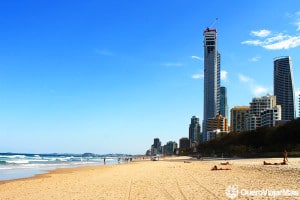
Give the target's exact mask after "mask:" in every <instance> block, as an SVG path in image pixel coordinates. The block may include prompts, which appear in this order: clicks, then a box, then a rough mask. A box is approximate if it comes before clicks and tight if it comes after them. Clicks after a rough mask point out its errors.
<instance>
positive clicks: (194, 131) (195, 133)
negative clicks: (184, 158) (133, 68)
mask: <svg viewBox="0 0 300 200" xmlns="http://www.w3.org/2000/svg"><path fill="white" fill-rule="evenodd" d="M199 137H200V124H199V118H198V117H197V116H193V117H192V119H191V124H190V128H189V140H190V144H191V147H192V146H196V145H197V144H198V143H199V139H200V138H199Z"/></svg>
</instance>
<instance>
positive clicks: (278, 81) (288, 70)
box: [274, 56, 295, 121]
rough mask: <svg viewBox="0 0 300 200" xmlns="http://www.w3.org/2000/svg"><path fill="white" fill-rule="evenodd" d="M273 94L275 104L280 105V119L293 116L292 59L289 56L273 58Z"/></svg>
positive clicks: (290, 118)
mask: <svg viewBox="0 0 300 200" xmlns="http://www.w3.org/2000/svg"><path fill="white" fill-rule="evenodd" d="M274 95H275V96H276V101H277V105H281V119H282V120H283V121H290V120H293V119H294V118H295V107H294V80H293V69H292V60H291V57H289V56H281V57H277V58H274Z"/></svg>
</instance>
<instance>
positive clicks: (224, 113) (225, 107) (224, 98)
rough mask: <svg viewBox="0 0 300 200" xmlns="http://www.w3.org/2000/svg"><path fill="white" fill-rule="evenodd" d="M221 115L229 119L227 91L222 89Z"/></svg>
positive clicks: (224, 88)
mask: <svg viewBox="0 0 300 200" xmlns="http://www.w3.org/2000/svg"><path fill="white" fill-rule="evenodd" d="M220 114H221V115H222V116H224V117H226V118H228V105H227V89H226V87H220Z"/></svg>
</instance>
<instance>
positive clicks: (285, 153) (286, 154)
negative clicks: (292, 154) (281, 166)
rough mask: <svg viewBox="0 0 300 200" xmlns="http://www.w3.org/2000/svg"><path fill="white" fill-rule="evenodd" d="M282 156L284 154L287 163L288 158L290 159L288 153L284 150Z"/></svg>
mask: <svg viewBox="0 0 300 200" xmlns="http://www.w3.org/2000/svg"><path fill="white" fill-rule="evenodd" d="M282 154H283V161H284V162H287V161H288V158H287V157H288V152H287V151H286V150H284V151H283V153H282Z"/></svg>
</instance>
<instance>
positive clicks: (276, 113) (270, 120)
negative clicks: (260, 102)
mask: <svg viewBox="0 0 300 200" xmlns="http://www.w3.org/2000/svg"><path fill="white" fill-rule="evenodd" d="M260 115H261V126H262V127H275V126H277V123H278V121H280V120H281V106H280V105H277V106H275V107H273V108H267V109H266V110H264V111H262V112H261V114H260Z"/></svg>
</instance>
